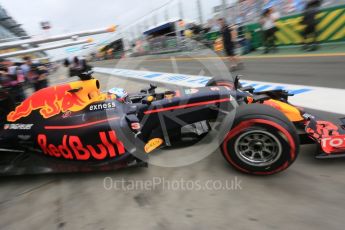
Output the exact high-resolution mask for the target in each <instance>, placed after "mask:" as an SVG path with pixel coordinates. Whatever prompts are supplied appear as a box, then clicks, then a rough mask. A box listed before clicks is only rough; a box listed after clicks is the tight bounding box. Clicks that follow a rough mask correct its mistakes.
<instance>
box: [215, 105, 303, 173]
mask: <svg viewBox="0 0 345 230" xmlns="http://www.w3.org/2000/svg"><path fill="white" fill-rule="evenodd" d="M220 148H221V151H222V153H223V156H224V157H225V159H226V161H227V162H228V163H229V164H230V165H232V166H233V167H234V168H235V169H237V170H239V171H241V172H243V173H247V174H254V175H272V174H275V173H278V172H281V171H283V170H285V169H287V168H288V167H289V166H290V165H291V164H292V163H293V162H294V161H295V160H296V158H297V156H298V153H299V138H298V134H297V131H296V128H295V126H294V125H293V123H291V122H290V121H289V120H288V118H287V117H286V116H285V115H284V114H283V113H281V112H280V111H278V110H276V109H274V108H272V107H269V106H266V105H262V104H251V105H243V106H239V107H238V108H237V111H236V116H235V120H234V123H233V126H232V128H231V130H229V131H228V132H227V133H226V135H225V138H224V140H223V142H222V145H221V147H220Z"/></svg>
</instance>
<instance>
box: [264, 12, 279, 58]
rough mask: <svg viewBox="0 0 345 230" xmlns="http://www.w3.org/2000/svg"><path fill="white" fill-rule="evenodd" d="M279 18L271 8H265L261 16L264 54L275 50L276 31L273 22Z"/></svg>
mask: <svg viewBox="0 0 345 230" xmlns="http://www.w3.org/2000/svg"><path fill="white" fill-rule="evenodd" d="M278 19H279V14H278V13H275V12H274V11H273V8H268V9H266V10H265V11H264V12H263V14H262V17H261V20H260V23H261V26H262V30H263V38H264V46H265V50H264V54H267V53H269V52H270V51H271V50H272V51H275V52H276V51H277V47H276V44H275V42H276V36H275V33H276V32H277V31H278V29H277V27H276V25H275V22H276V21H277V20H278Z"/></svg>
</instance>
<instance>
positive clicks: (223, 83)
mask: <svg viewBox="0 0 345 230" xmlns="http://www.w3.org/2000/svg"><path fill="white" fill-rule="evenodd" d="M206 86H226V87H229V88H230V89H234V83H233V82H232V81H231V80H228V79H216V78H212V79H211V80H210V81H209V82H207V84H206Z"/></svg>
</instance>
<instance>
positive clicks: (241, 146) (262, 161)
mask: <svg viewBox="0 0 345 230" xmlns="http://www.w3.org/2000/svg"><path fill="white" fill-rule="evenodd" d="M235 153H236V155H237V157H239V158H240V159H241V160H242V161H244V162H245V163H246V164H249V165H252V166H256V167H265V166H268V165H271V164H273V163H275V162H276V161H277V160H278V159H279V158H280V156H281V154H282V145H281V143H280V141H279V140H278V138H277V137H275V136H274V135H273V134H271V133H269V132H267V131H263V130H253V131H248V132H245V133H243V134H242V135H240V136H239V137H238V138H237V140H236V142H235Z"/></svg>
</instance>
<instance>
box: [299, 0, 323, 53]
mask: <svg viewBox="0 0 345 230" xmlns="http://www.w3.org/2000/svg"><path fill="white" fill-rule="evenodd" d="M320 5H321V1H320V0H312V1H309V2H308V3H307V4H306V7H305V10H304V13H303V20H302V24H303V25H304V26H305V29H304V31H303V39H304V45H303V47H302V49H303V50H307V51H315V50H317V49H318V45H317V38H318V33H317V29H316V26H317V24H318V22H317V19H316V15H317V14H318V12H319V7H320ZM309 39H310V40H311V42H308V40H309Z"/></svg>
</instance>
